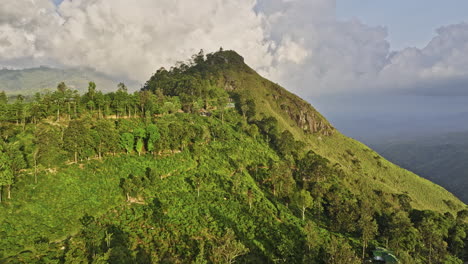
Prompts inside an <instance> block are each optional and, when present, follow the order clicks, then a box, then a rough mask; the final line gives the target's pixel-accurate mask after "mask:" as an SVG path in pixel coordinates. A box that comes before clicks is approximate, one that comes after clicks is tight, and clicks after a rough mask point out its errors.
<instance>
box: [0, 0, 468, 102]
mask: <svg viewBox="0 0 468 264" xmlns="http://www.w3.org/2000/svg"><path fill="white" fill-rule="evenodd" d="M335 10H336V3H335V1H334V0H258V1H255V0H236V1H232V0H202V1H188V0H184V1H183V0H157V1H155V0H139V1H132V0H112V1H111V0H65V1H64V2H63V3H62V4H61V5H60V6H59V7H56V6H55V5H54V4H53V3H52V1H51V0H15V1H6V3H2V5H0V65H11V66H16V67H18V66H25V67H27V66H32V65H38V64H54V65H66V66H87V67H93V68H96V69H97V70H99V71H102V72H105V73H108V74H112V75H117V76H124V77H127V78H131V79H137V80H139V81H141V82H144V81H145V80H146V79H148V78H149V76H150V75H151V74H152V73H153V72H154V71H155V70H156V69H158V68H159V67H161V66H166V67H168V66H171V65H173V64H174V63H175V62H176V61H180V60H185V59H187V58H189V57H190V56H191V55H192V54H194V53H196V52H198V50H200V49H205V50H206V51H215V50H217V49H219V47H221V46H222V47H223V48H225V49H233V50H236V51H238V52H239V53H240V54H241V55H243V56H244V57H245V59H246V61H247V62H248V63H249V64H250V65H251V66H252V67H254V68H255V69H257V70H258V71H259V72H260V73H262V74H263V75H265V76H266V77H269V78H271V79H273V80H274V81H277V82H280V83H281V84H283V85H284V86H286V87H287V88H289V89H291V90H293V91H294V92H297V93H299V94H300V95H303V96H310V95H320V94H324V93H338V92H348V91H356V90H365V91H366V90H379V91H380V90H409V89H410V90H411V89H415V88H417V89H421V90H422V89H423V87H424V86H428V84H430V85H429V86H433V88H434V89H436V88H435V87H436V86H444V85H445V86H450V85H452V86H453V85H457V86H460V85H463V84H464V80H465V79H468V78H465V76H468V55H466V54H468V44H467V43H468V25H467V24H459V25H452V26H447V27H443V28H440V29H439V30H438V31H437V34H438V35H437V37H435V38H434V39H433V40H432V41H431V42H430V43H429V44H428V45H427V47H425V48H423V49H416V48H408V49H404V50H402V51H399V52H396V53H390V45H389V43H388V41H387V40H386V37H387V30H386V29H385V28H383V27H372V26H368V25H365V24H363V23H361V22H360V21H357V20H352V21H340V20H338V19H337V18H336V16H335ZM445 89H449V88H445Z"/></svg>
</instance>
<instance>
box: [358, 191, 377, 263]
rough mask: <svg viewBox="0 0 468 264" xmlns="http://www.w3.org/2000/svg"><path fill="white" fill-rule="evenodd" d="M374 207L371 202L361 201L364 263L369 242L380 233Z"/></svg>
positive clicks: (360, 225) (360, 219) (360, 224)
mask: <svg viewBox="0 0 468 264" xmlns="http://www.w3.org/2000/svg"><path fill="white" fill-rule="evenodd" d="M372 213H373V212H372V207H371V206H370V204H369V201H367V200H363V201H361V206H360V216H361V217H360V218H359V221H358V226H359V230H360V231H361V239H362V261H364V258H365V254H366V249H367V246H368V244H369V241H370V240H372V239H374V237H375V236H376V234H377V232H378V225H377V222H376V221H375V219H374V218H373V216H372Z"/></svg>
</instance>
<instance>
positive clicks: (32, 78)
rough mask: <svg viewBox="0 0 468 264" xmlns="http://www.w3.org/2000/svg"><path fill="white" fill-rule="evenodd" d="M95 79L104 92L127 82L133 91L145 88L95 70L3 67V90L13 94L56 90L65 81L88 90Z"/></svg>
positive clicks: (0, 86)
mask: <svg viewBox="0 0 468 264" xmlns="http://www.w3.org/2000/svg"><path fill="white" fill-rule="evenodd" d="M90 81H93V82H95V83H96V85H97V88H98V89H99V90H101V91H105V92H110V91H113V90H116V87H117V84H118V83H120V82H124V83H125V84H126V85H127V87H128V88H129V90H131V91H134V90H137V89H139V88H140V87H141V85H140V84H138V83H137V82H135V81H129V80H126V79H117V78H114V77H111V76H108V75H106V74H103V73H100V72H97V71H94V70H92V69H85V68H84V69H76V68H75V69H56V68H49V67H44V66H41V67H38V68H30V69H22V70H10V69H0V91H5V92H6V93H7V94H9V95H15V94H23V95H32V94H34V93H36V92H39V91H46V90H55V88H56V87H57V84H58V83H60V82H65V83H66V84H67V85H68V86H69V87H70V88H72V89H76V90H78V91H80V92H83V91H86V90H87V88H88V83H89V82H90Z"/></svg>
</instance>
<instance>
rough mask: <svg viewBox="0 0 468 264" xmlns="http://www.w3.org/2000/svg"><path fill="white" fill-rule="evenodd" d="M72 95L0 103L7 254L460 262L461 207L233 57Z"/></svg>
mask: <svg viewBox="0 0 468 264" xmlns="http://www.w3.org/2000/svg"><path fill="white" fill-rule="evenodd" d="M69 94H72V93H70V92H69V90H67V88H66V87H65V88H64V87H61V89H58V90H57V91H56V92H53V93H48V94H45V95H44V96H42V97H41V96H39V97H37V98H35V99H34V101H32V102H20V101H18V102H15V103H13V104H7V103H5V102H2V100H0V132H1V133H0V138H1V140H0V191H1V194H0V198H1V199H2V202H1V204H0V236H1V239H0V263H233V262H234V261H236V262H238V263H278V262H280V263H347V264H353V263H356V264H357V263H362V262H363V261H370V258H371V254H372V252H371V250H372V249H375V248H377V247H385V248H387V249H389V250H392V251H393V253H394V254H395V255H396V256H397V257H398V258H399V259H400V260H401V262H402V263H429V262H432V263H444V262H445V263H460V261H462V260H467V257H468V250H467V249H468V247H466V244H468V240H467V238H466V233H467V232H468V225H467V224H466V220H467V219H468V210H466V205H465V204H464V203H462V202H461V201H459V200H458V199H457V198H455V197H454V196H453V195H452V194H450V193H449V192H447V191H446V190H445V189H443V188H441V187H439V186H437V185H435V184H433V183H431V182H429V181H427V180H424V179H422V178H420V177H418V176H416V175H414V174H412V173H410V172H408V171H406V170H403V169H401V168H399V167H397V166H395V165H393V164H391V163H390V162H388V161H386V160H384V159H383V158H381V157H380V156H378V155H377V154H376V153H375V152H373V151H372V150H371V149H369V148H368V147H366V146H364V145H362V144H361V143H359V142H357V141H354V140H352V139H349V138H347V137H345V136H343V135H342V134H340V133H339V132H338V131H336V130H335V129H334V128H333V127H332V126H331V125H330V124H329V123H328V122H327V120H326V119H325V118H324V117H323V116H321V115H320V114H319V113H318V112H317V111H316V110H315V109H314V108H313V107H312V106H310V105H309V104H308V103H307V102H305V101H304V100H302V99H300V98H298V97H297V96H295V95H293V94H291V93H289V92H287V91H286V90H285V89H283V88H281V87H280V86H278V85H276V84H274V83H271V82H270V81H268V80H266V79H264V78H262V77H261V76H259V75H258V74H257V73H255V72H254V71H253V70H252V69H250V68H249V67H248V66H247V65H245V64H244V62H243V58H242V57H241V56H239V55H238V54H237V53H235V52H233V51H220V52H216V53H213V54H208V55H207V56H206V58H205V57H204V56H202V55H201V54H199V55H197V56H194V58H193V61H191V62H190V63H188V64H187V65H185V64H182V65H179V66H178V67H174V68H172V69H171V70H169V71H167V70H165V69H160V70H159V71H157V73H156V74H155V75H153V76H152V77H151V78H150V80H149V81H148V82H147V83H146V85H145V87H144V89H143V90H142V91H141V92H139V93H135V94H129V93H128V92H127V91H126V90H125V89H124V88H120V89H119V90H118V91H116V92H111V93H108V94H99V93H97V92H96V91H94V90H92V89H90V90H89V91H88V92H87V93H85V94H83V95H82V96H80V97H79V98H76V95H73V94H72V96H73V97H72V99H70V98H71V97H70V98H69V97H68V96H69ZM98 95H99V96H100V97H98ZM50 98H53V99H54V100H50ZM0 99H1V98H0ZM98 99H99V100H98ZM28 109H34V111H26V110H28Z"/></svg>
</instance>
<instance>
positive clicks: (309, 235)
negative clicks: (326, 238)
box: [304, 221, 323, 262]
mask: <svg viewBox="0 0 468 264" xmlns="http://www.w3.org/2000/svg"><path fill="white" fill-rule="evenodd" d="M304 233H305V235H306V245H307V250H308V254H307V255H308V256H309V257H313V256H316V255H317V254H318V251H319V249H320V245H322V243H323V241H322V238H321V237H320V235H319V233H318V227H317V225H316V224H315V223H314V222H312V221H307V223H306V224H305V226H304ZM310 261H311V260H309V262H310Z"/></svg>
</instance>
